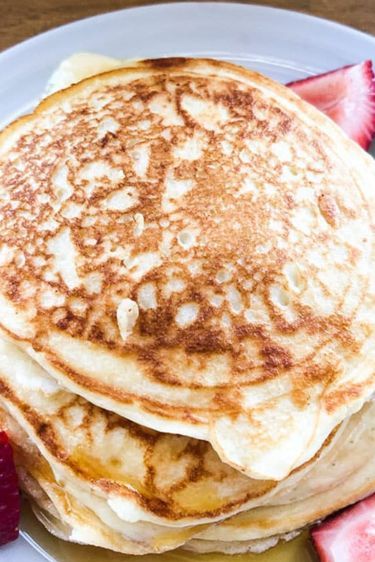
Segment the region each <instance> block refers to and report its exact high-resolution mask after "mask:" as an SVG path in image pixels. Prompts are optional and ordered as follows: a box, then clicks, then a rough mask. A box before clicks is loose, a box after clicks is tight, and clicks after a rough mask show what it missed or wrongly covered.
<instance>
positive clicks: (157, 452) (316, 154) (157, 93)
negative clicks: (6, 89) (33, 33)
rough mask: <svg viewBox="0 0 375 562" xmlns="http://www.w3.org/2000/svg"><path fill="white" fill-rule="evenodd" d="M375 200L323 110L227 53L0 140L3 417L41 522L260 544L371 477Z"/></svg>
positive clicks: (46, 115)
mask: <svg viewBox="0 0 375 562" xmlns="http://www.w3.org/2000/svg"><path fill="white" fill-rule="evenodd" d="M115 66H117V65H113V66H112V68H114V67H115ZM102 70H104V68H102ZM374 194H375V164H374V162H373V161H372V159H371V158H370V157H369V156H368V155H367V154H366V153H365V152H364V151H362V150H361V149H360V148H359V147H357V146H356V145H355V144H354V143H352V142H351V141H350V140H349V139H348V138H347V137H346V136H345V135H344V133H342V132H341V131H340V130H339V129H338V127H336V126H335V125H334V124H333V123H332V122H331V121H330V120H329V119H328V118H326V117H324V116H323V115H322V114H320V112H318V111H317V110H314V109H313V108H312V107H311V106H309V105H308V104H306V103H304V102H303V101H301V100H300V99H299V98H297V97H296V96H295V95H294V94H293V93H291V92H290V91H289V90H287V89H286V88H284V87H283V86H281V85H279V84H277V83H275V82H273V81H271V80H269V79H267V78H265V77H264V76H261V75H259V74H256V73H254V72H251V71H249V70H245V69H243V68H240V67H237V66H235V65H232V64H227V63H223V62H218V61H212V60H200V59H160V60H148V61H140V62H133V63H132V64H131V65H129V66H127V67H122V68H118V69H115V70H112V71H111V72H107V73H102V74H99V75H95V76H93V77H91V78H88V79H86V80H83V81H81V82H80V83H79V84H76V85H73V86H70V87H68V88H67V89H65V90H63V91H59V92H57V93H55V94H53V95H52V96H50V97H48V98H47V99H45V100H44V101H43V102H42V103H41V104H40V105H39V106H38V107H37V108H36V110H35V111H34V112H33V113H32V114H31V115H29V116H26V117H23V118H21V119H19V120H18V121H16V122H15V123H13V124H11V125H10V126H9V127H8V128H6V129H5V130H4V131H3V133H2V134H1V136H0V215H1V221H0V304H1V310H2V314H1V317H0V332H1V340H0V405H1V415H0V425H1V427H3V428H5V429H6V431H7V432H8V434H9V436H10V438H11V440H12V443H13V446H14V450H15V454H16V462H17V466H18V472H19V478H20V482H21V486H22V488H23V489H24V490H25V492H26V494H27V495H28V496H29V497H30V498H31V501H32V503H33V507H34V510H35V513H36V515H37V516H38V517H39V519H40V520H41V521H42V523H43V524H44V525H45V526H46V527H47V529H49V530H50V531H51V532H52V533H54V534H55V535H57V536H59V537H60V538H64V539H66V540H70V541H73V542H78V543H82V544H90V545H96V546H101V547H105V548H109V549H112V550H115V551H118V552H123V553H129V554H145V553H151V552H155V553H159V552H164V551H167V550H171V549H174V548H177V547H179V546H182V547H183V548H185V549H188V550H193V551H197V552H213V551H218V552H226V553H239V552H248V551H251V552H261V551H263V550H265V549H267V548H270V547H272V546H274V545H275V544H276V543H277V542H278V541H279V540H288V539H290V538H292V537H293V536H295V534H296V533H297V532H299V531H300V530H301V529H302V528H304V527H306V526H307V525H309V524H311V523H313V522H314V521H316V520H318V519H321V518H323V517H326V516H327V515H329V514H330V513H332V512H333V511H335V510H337V509H340V508H342V507H345V506H346V505H348V504H350V503H353V502H355V501H357V500H358V499H360V498H361V497H363V496H365V495H367V494H369V493H371V492H372V491H374V490H375V460H374V458H373V455H372V449H373V444H374V439H375V432H374V428H375V418H374V409H375V405H374V404H373V402H372V401H371V396H372V394H373V392H374V390H375V376H374V368H373V365H374V352H375V345H374V344H375V322H374V321H375V267H374V266H375V263H374V262H375V252H374V233H375V229H374V226H375V221H374V218H375V198H374Z"/></svg>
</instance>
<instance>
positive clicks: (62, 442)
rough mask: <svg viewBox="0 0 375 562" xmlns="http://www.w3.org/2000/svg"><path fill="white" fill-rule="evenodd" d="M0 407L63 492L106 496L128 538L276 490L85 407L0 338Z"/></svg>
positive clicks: (200, 444)
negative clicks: (145, 525)
mask: <svg viewBox="0 0 375 562" xmlns="http://www.w3.org/2000/svg"><path fill="white" fill-rule="evenodd" d="M0 405H2V406H3V408H6V410H7V412H8V413H9V415H11V416H12V418H13V419H14V420H15V421H16V422H17V424H18V425H19V426H20V427H21V428H22V430H23V432H26V433H27V435H28V437H29V440H30V439H31V442H32V443H33V444H34V446H36V447H37V448H38V449H39V450H40V452H41V453H42V455H43V457H44V458H45V459H46V460H47V462H48V465H49V466H50V467H51V469H52V471H53V473H54V474H55V476H56V478H58V481H59V482H60V483H62V484H63V485H64V488H65V489H67V490H72V489H73V490H74V494H75V495H76V496H77V495H78V496H79V497H80V498H81V499H82V497H84V496H85V497H86V496H87V494H91V498H90V497H89V498H87V502H88V504H89V506H90V505H91V504H92V502H93V501H94V497H93V496H94V495H96V496H99V497H105V498H107V499H108V509H109V510H110V511H111V514H110V515H112V516H113V517H117V518H119V519H121V521H122V524H123V526H125V522H128V523H130V525H129V532H130V531H131V532H135V533H140V532H141V531H140V529H141V528H142V525H141V523H142V522H143V521H145V522H151V523H157V524H159V525H167V526H175V527H181V526H182V527H184V526H189V525H190V526H191V525H193V524H195V525H196V524H202V523H206V522H208V521H217V520H221V519H223V518H224V517H225V516H228V515H232V514H234V513H238V512H239V511H241V510H244V509H247V508H248V507H250V506H251V505H259V502H260V501H261V498H262V497H263V496H265V495H266V494H267V493H270V492H271V491H272V490H273V489H274V488H275V486H276V482H270V481H260V480H251V479H249V478H247V477H246V476H244V475H242V474H240V473H239V472H237V471H236V470H234V469H233V468H231V467H229V466H227V465H225V464H223V463H222V462H221V461H220V459H219V458H218V457H217V455H216V453H215V452H214V451H213V449H212V448H211V446H210V445H209V444H208V443H207V442H204V441H197V440H195V439H192V438H186V437H182V436H177V435H170V434H163V433H156V432H155V431H152V430H148V429H146V428H143V427H141V426H139V425H137V424H135V423H133V422H130V421H128V420H126V419H124V418H120V417H119V416H117V415H116V414H112V413H110V412H108V411H106V410H103V409H100V408H98V407H96V406H94V405H92V404H90V403H89V402H87V401H85V400H84V399H83V398H80V397H78V396H76V395H74V394H72V393H71V392H68V391H66V390H64V389H63V388H62V387H60V386H58V385H57V384H56V382H55V381H54V379H53V378H52V377H50V376H49V375H48V374H47V373H46V372H45V371H43V369H42V368H41V367H40V366H39V365H38V364H37V363H36V362H34V361H33V360H32V359H30V357H28V356H27V355H26V354H25V353H23V352H22V351H21V350H19V349H18V348H17V347H16V346H15V345H13V344H11V343H9V342H5V341H3V340H1V339H0ZM8 426H9V428H10V429H9V431H10V435H11V437H12V436H13V440H16V441H17V446H18V447H22V448H24V445H23V444H22V437H21V436H17V435H18V434H17V432H16V433H15V430H14V428H13V429H12V426H11V425H10V424H9V421H8ZM23 436H24V433H23ZM96 511H98V509H97V510H96ZM151 527H152V526H151ZM158 530H159V529H158V528H156V531H158Z"/></svg>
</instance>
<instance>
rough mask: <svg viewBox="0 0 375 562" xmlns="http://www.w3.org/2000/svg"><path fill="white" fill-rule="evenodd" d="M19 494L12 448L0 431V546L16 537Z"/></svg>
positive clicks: (18, 517) (4, 434)
mask: <svg viewBox="0 0 375 562" xmlns="http://www.w3.org/2000/svg"><path fill="white" fill-rule="evenodd" d="M19 521H20V493H19V489H18V480H17V473H16V468H15V465H14V461H13V452H12V447H11V445H10V443H9V439H8V437H7V434H6V433H5V432H4V431H0V545H3V544H6V543H8V542H11V541H14V540H15V539H16V538H17V537H18V527H19Z"/></svg>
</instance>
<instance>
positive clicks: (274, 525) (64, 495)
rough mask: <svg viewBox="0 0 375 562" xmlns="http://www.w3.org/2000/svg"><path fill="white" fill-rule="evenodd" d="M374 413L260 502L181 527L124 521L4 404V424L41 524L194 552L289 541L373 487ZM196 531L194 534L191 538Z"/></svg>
mask: <svg viewBox="0 0 375 562" xmlns="http://www.w3.org/2000/svg"><path fill="white" fill-rule="evenodd" d="M37 382H39V383H40V380H39V381H38V379H37ZM374 413H375V404H374V403H370V404H368V405H366V406H365V407H364V408H363V409H362V410H361V412H359V413H358V414H356V415H354V416H352V418H351V419H350V421H349V422H348V423H347V424H344V425H343V427H342V428H340V430H339V431H338V432H337V433H336V435H335V437H334V438H333V439H332V440H331V441H330V443H329V444H327V447H326V449H325V451H324V452H323V453H322V454H321V456H320V457H319V459H317V460H316V462H315V463H312V464H310V465H308V466H306V467H305V470H304V471H303V474H302V476H300V477H299V478H296V475H292V476H291V477H289V478H288V479H287V480H286V482H285V483H283V484H280V485H279V488H278V490H277V493H276V494H273V495H268V497H264V498H263V500H262V501H261V504H263V505H261V506H259V507H256V508H254V509H250V510H248V511H247V512H245V513H242V514H240V515H237V516H235V517H232V518H230V519H228V520H226V521H224V522H222V523H220V524H215V525H212V526H209V527H208V526H197V527H195V528H187V527H184V528H182V529H181V528H167V527H160V526H157V525H152V524H146V525H145V524H144V523H142V522H140V521H138V522H137V523H135V524H133V525H132V524H129V523H126V521H124V520H123V519H121V520H120V519H119V518H117V517H116V516H115V514H114V512H112V513H110V510H109V508H108V505H109V506H110V505H111V504H110V501H108V498H107V499H106V497H105V495H104V494H102V495H101V496H99V495H98V494H97V491H96V489H95V488H96V487H95V483H93V482H91V486H92V489H91V492H90V494H88V493H84V491H83V488H77V486H75V485H72V483H69V482H68V481H67V480H66V479H64V478H62V477H61V471H60V473H59V472H58V471H57V470H56V469H54V470H51V466H50V465H49V464H48V463H47V462H46V460H45V459H44V458H43V457H42V455H41V454H40V452H39V451H38V449H37V448H36V446H35V444H34V443H33V440H31V439H30V438H29V437H28V436H27V435H25V433H24V431H23V430H22V428H21V426H20V425H19V424H18V421H15V419H14V418H12V417H11V416H10V415H9V413H7V411H0V425H1V427H2V428H5V429H6V430H7V432H8V434H9V435H10V437H11V440H12V443H13V446H14V448H15V453H16V462H17V468H18V474H19V477H20V482H21V486H22V488H23V489H24V490H25V491H26V493H27V494H28V496H29V497H30V496H31V498H32V499H33V501H34V503H35V504H36V506H37V507H36V508H35V510H36V513H37V515H38V517H39V518H40V520H41V521H42V522H43V524H44V525H45V526H46V527H47V529H49V530H51V528H50V527H51V525H52V532H53V533H54V534H57V536H59V537H60V538H64V539H66V540H70V541H73V542H81V543H84V544H93V545H96V546H103V547H106V548H111V549H112V550H118V551H119V552H126V553H140V552H143V553H145V552H163V551H165V550H169V549H173V548H176V546H179V545H183V548H186V549H188V550H193V551H196V552H215V551H218V552H225V553H241V552H261V551H263V550H266V549H268V548H271V547H272V546H274V545H275V544H276V543H277V542H278V541H279V540H289V539H290V538H293V537H294V536H295V534H296V532H298V531H300V530H301V528H303V527H305V526H306V525H309V524H311V523H313V522H314V521H316V520H317V519H320V518H322V517H325V516H327V515H328V514H330V513H331V512H333V511H336V510H337V509H340V508H342V507H344V506H346V505H348V504H350V503H353V502H355V501H357V500H358V499H360V498H361V497H363V496H365V495H367V494H369V493H371V492H372V491H373V490H374V488H375V462H374V459H373V454H372V453H373V446H374V439H375V432H374V428H375V421H374V420H375V416H374ZM21 423H22V422H21ZM61 454H62V455H64V451H63V450H62V451H61ZM67 506H69V508H68V507H67ZM81 523H82V524H81ZM55 527H56V529H55ZM59 529H60V530H61V529H64V533H65V534H64V535H62V534H59V533H58V530H59ZM67 531H69V532H68V534H66V532H67ZM192 536H193V537H195V536H196V538H193V539H192V540H190V541H189V538H191V537H192ZM103 537H106V538H103ZM120 539H121V540H120ZM124 540H125V543H124Z"/></svg>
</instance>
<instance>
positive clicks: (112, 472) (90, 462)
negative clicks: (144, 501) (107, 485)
mask: <svg viewBox="0 0 375 562" xmlns="http://www.w3.org/2000/svg"><path fill="white" fill-rule="evenodd" d="M68 462H70V463H72V464H74V465H75V467H76V468H77V470H78V471H79V472H80V473H81V474H82V475H83V476H84V478H86V479H88V480H102V479H105V480H111V481H113V482H118V483H119V484H124V485H125V486H130V487H132V488H133V489H134V490H136V491H137V492H139V493H140V494H142V495H143V496H144V497H151V494H150V491H149V490H147V488H145V487H144V486H142V484H141V482H140V481H139V480H138V479H137V478H135V477H134V476H132V475H131V474H126V473H125V472H124V470H123V468H119V462H118V461H117V460H116V459H110V460H108V461H106V462H105V463H102V462H101V461H100V459H99V458H97V457H93V456H92V455H89V454H88V453H86V452H85V451H84V449H83V448H82V447H77V448H76V449H75V451H74V452H73V453H72V454H71V455H70V457H69V461H68Z"/></svg>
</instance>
